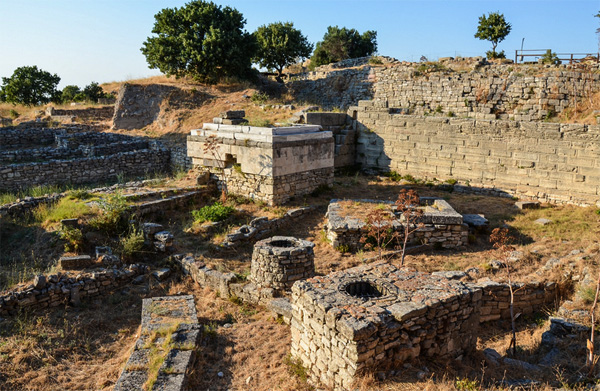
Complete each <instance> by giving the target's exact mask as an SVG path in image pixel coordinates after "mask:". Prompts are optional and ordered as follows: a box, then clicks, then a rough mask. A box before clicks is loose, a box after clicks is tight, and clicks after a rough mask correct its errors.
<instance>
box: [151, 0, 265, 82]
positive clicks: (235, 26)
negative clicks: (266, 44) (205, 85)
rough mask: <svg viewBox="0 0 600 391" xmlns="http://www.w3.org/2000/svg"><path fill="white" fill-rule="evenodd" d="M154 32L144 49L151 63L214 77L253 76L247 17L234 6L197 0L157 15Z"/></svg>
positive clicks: (199, 76)
mask: <svg viewBox="0 0 600 391" xmlns="http://www.w3.org/2000/svg"><path fill="white" fill-rule="evenodd" d="M154 19H155V22H154V28H153V29H152V33H153V34H156V35H155V36H152V37H148V39H147V40H146V41H145V42H144V44H143V46H142V48H141V49H140V50H141V51H142V53H143V54H144V56H146V61H147V62H148V64H149V66H150V68H154V69H159V70H160V71H161V72H162V73H164V74H165V75H167V76H170V75H174V76H176V77H180V76H191V77H193V78H195V79H197V80H201V81H206V82H216V81H218V80H219V79H221V78H223V77H228V76H237V77H242V78H244V77H249V76H251V74H252V68H251V66H252V61H251V60H252V56H253V54H254V50H255V43H254V39H253V36H252V35H251V34H249V33H248V32H246V31H244V30H243V28H244V25H245V24H246V20H245V19H244V17H243V16H242V14H241V13H240V12H239V11H237V10H236V9H234V8H230V7H223V8H221V6H218V5H216V4H215V3H212V2H209V1H202V0H195V1H191V2H190V3H187V4H186V5H185V6H183V7H181V8H165V9H163V10H161V11H160V12H159V13H158V14H156V15H154Z"/></svg>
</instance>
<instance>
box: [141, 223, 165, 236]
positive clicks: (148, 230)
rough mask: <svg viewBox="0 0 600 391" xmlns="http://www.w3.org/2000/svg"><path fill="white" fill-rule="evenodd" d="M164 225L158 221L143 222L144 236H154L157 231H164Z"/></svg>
mask: <svg viewBox="0 0 600 391" xmlns="http://www.w3.org/2000/svg"><path fill="white" fill-rule="evenodd" d="M163 230H164V227H163V226H162V225H161V224H156V223H144V224H142V231H143V232H144V236H146V237H147V238H149V237H152V236H153V235H154V234H155V233H158V232H160V231H163Z"/></svg>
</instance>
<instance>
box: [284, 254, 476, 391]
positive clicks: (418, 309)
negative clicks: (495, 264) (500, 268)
mask: <svg viewBox="0 0 600 391" xmlns="http://www.w3.org/2000/svg"><path fill="white" fill-rule="evenodd" d="M481 297H482V292H481V288H478V287H474V286H469V285H467V284H464V283H462V282H459V281H452V280H447V279H444V278H441V277H434V276H431V275H428V274H425V273H419V272H411V271H407V270H400V269H397V268H395V267H394V266H392V265H389V264H387V263H384V262H377V263H373V264H371V265H367V266H361V267H357V268H353V269H348V270H346V271H342V272H338V273H333V274H330V275H328V276H326V277H315V278H312V279H309V280H307V281H302V282H298V283H296V284H295V285H294V286H293V288H292V323H291V325H292V348H291V353H292V356H293V357H296V358H298V359H300V361H301V363H302V365H303V366H304V367H305V368H307V370H308V372H309V375H310V377H311V378H312V379H313V380H318V381H320V382H322V383H323V384H325V385H327V386H328V387H333V388H335V389H352V383H353V381H354V379H355V378H356V376H357V375H359V374H361V373H367V372H372V371H375V370H389V369H393V368H399V367H401V365H402V364H403V363H405V362H407V361H410V360H411V359H414V358H417V357H432V358H433V357H435V358H436V359H444V358H452V357H458V356H461V355H462V354H464V353H468V352H469V351H471V350H473V349H474V348H475V344H476V342H477V338H476V334H477V328H478V325H479V307H480V303H481Z"/></svg>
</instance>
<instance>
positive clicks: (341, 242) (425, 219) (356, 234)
mask: <svg viewBox="0 0 600 391" xmlns="http://www.w3.org/2000/svg"><path fill="white" fill-rule="evenodd" d="M420 201H421V205H423V212H424V214H423V216H422V217H421V218H420V219H419V222H420V223H422V224H423V226H422V227H421V228H419V229H417V230H416V231H414V232H413V233H412V234H411V235H410V236H409V243H417V244H436V243H437V244H436V245H438V246H441V247H442V248H457V247H460V246H464V245H466V244H467V240H468V235H469V228H468V226H467V225H466V224H464V223H463V218H462V216H461V215H460V214H459V213H457V212H456V211H455V210H454V209H453V208H452V207H451V206H450V205H449V204H448V203H447V202H446V201H444V200H442V199H439V198H432V197H421V199H420ZM345 204H350V208H349V209H350V212H346V211H344V205H345ZM379 204H383V205H387V208H388V209H389V211H390V213H392V212H393V207H394V204H393V203H392V202H386V201H377V200H337V199H334V200H331V202H330V203H329V207H328V209H327V225H326V230H327V238H328V239H329V240H330V242H331V245H332V246H333V247H334V248H338V247H346V248H348V249H349V250H351V251H357V250H360V249H361V248H362V246H363V243H361V239H362V238H363V237H365V236H366V235H367V223H366V220H365V215H364V213H362V212H361V213H359V214H352V212H351V210H352V206H353V205H373V209H374V208H375V207H376V206H377V205H379ZM366 213H368V212H366ZM390 224H391V226H392V229H393V230H394V231H402V230H403V229H404V223H403V222H402V221H401V220H400V218H396V219H394V220H393V221H392V222H391V223H390Z"/></svg>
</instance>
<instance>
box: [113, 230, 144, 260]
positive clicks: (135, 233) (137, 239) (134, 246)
mask: <svg viewBox="0 0 600 391" xmlns="http://www.w3.org/2000/svg"><path fill="white" fill-rule="evenodd" d="M119 246H120V248H121V257H122V258H123V260H131V259H132V258H133V256H134V255H135V254H136V253H139V252H140V251H142V250H143V249H144V233H143V232H142V230H140V229H137V228H135V227H134V226H131V229H130V231H129V234H128V235H127V236H124V237H122V238H121V239H120V240H119Z"/></svg>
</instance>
